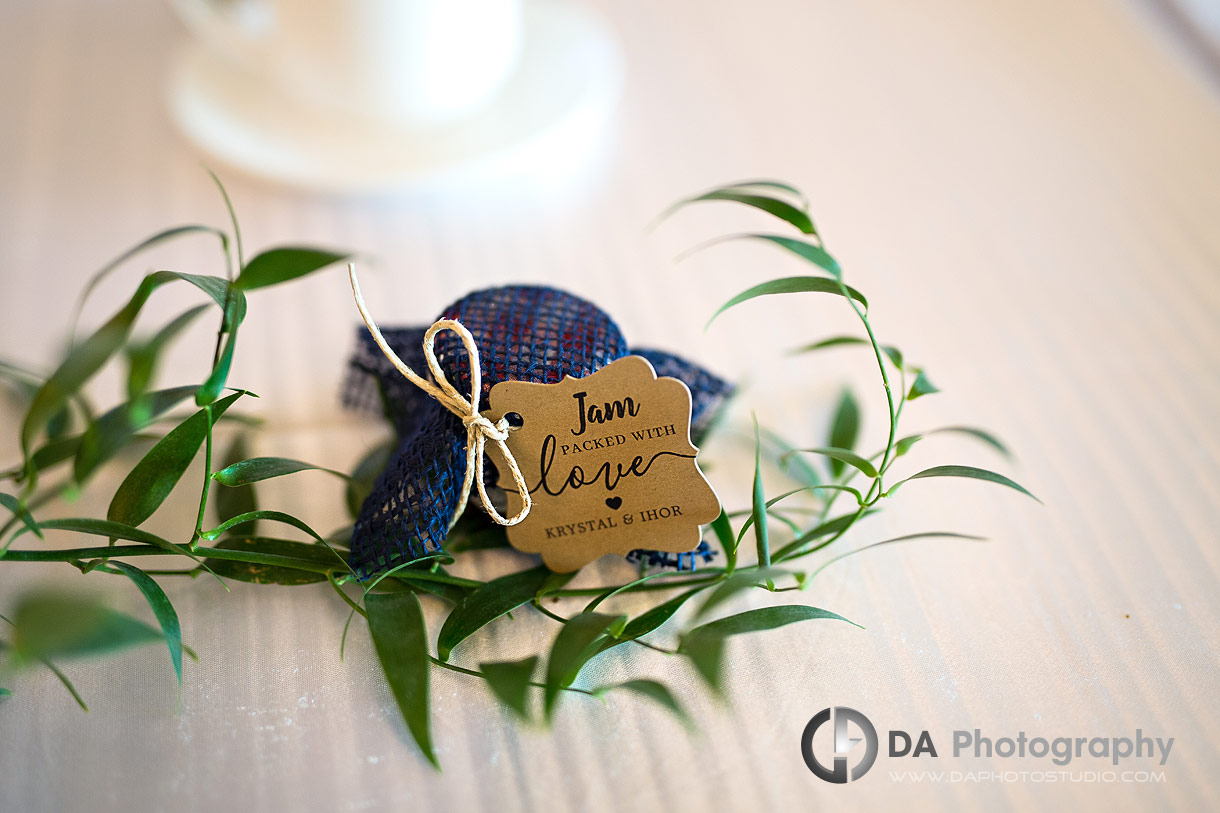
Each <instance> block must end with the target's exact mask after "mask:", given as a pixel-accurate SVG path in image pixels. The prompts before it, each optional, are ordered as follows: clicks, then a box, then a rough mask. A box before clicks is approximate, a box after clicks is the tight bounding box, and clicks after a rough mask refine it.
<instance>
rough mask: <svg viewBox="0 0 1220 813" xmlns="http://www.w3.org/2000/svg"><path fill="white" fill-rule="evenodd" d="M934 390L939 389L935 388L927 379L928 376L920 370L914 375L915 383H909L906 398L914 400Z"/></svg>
mask: <svg viewBox="0 0 1220 813" xmlns="http://www.w3.org/2000/svg"><path fill="white" fill-rule="evenodd" d="M934 392H940V390H938V389H937V388H936V385H935V384H933V383H932V382H931V381H929V380H928V377H927V376H926V375H924V372H923V370H920V371H919V375H917V376H915V383H914V384H912V385H911V390H910V392H908V393H907V400H908V401H914V400H915V399H916V398H918V397H920V396H921V395H931V394H932V393H934Z"/></svg>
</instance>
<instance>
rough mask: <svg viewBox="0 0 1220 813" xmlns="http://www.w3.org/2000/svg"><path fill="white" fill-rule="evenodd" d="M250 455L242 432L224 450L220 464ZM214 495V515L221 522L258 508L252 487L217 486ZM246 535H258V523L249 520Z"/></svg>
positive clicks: (256, 497)
mask: <svg viewBox="0 0 1220 813" xmlns="http://www.w3.org/2000/svg"><path fill="white" fill-rule="evenodd" d="M249 456H250V451H249V449H248V448H247V442H246V434H245V433H244V432H243V433H241V434H239V435H238V436H237V437H236V438H234V439H233V443H232V444H230V446H229V450H228V451H227V452H225V455H224V459H223V460H222V462H221V465H222V466H226V467H227V466H230V465H232V464H233V463H236V462H238V461H239V460H245V459H246V458H247V457H249ZM212 493H213V494H214V496H215V497H216V516H217V518H218V519H219V520H220V522H221V523H225V522H228V521H229V520H231V519H233V517H236V516H240V515H242V514H249V513H251V512H253V511H257V510H258V496H257V495H256V494H255V491H254V488H253V487H251V488H218V489H215V490H214V491H213V492H212ZM245 532H246V535H248V536H258V523H257V521H251V522H250V524H249V525H248V526H246V528H245Z"/></svg>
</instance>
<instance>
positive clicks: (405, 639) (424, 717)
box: [365, 591, 440, 770]
mask: <svg viewBox="0 0 1220 813" xmlns="http://www.w3.org/2000/svg"><path fill="white" fill-rule="evenodd" d="M365 607H366V608H367V610H368V615H369V633H370V634H371V635H372V637H373V646H374V647H375V648H376V649H377V657H378V659H379V660H380V661H381V668H382V670H383V671H384V672H385V676H386V680H387V681H389V684H390V690H391V691H392V692H393V693H394V699H395V700H396V701H397V702H398V709H399V711H401V712H402V717H403V720H405V721H406V724H407V729H408V730H409V731H410V732H411V736H412V737H414V738H415V742H416V744H417V745H419V749H420V750H421V751H423V753H424V756H425V757H427V758H428V761H429V762H431V763H432V766H433V767H434V768H436V769H437V770H440V763H439V762H438V761H437V759H436V753H435V751H434V750H433V748H432V731H431V712H430V708H429V700H428V669H429V667H430V664H429V662H428V630H427V628H426V627H425V626H424V613H423V610H422V609H421V608H420V606H419V599H418V598H417V597H416V596H415V594H414V593H412V592H410V591H402V592H398V593H372V594H370V595H369V596H368V597H367V598H366V599H365Z"/></svg>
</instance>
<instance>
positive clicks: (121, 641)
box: [13, 593, 162, 661]
mask: <svg viewBox="0 0 1220 813" xmlns="http://www.w3.org/2000/svg"><path fill="white" fill-rule="evenodd" d="M161 639H162V635H161V633H159V632H158V631H157V630H155V629H153V628H152V627H150V626H148V625H147V624H145V623H144V622H143V621H138V620H137V619H135V618H132V617H131V616H129V615H125V614H123V613H120V612H117V611H115V610H111V609H110V608H108V607H105V606H103V605H101V604H98V603H97V602H95V601H93V600H91V599H86V598H81V597H80V596H75V595H71V594H66V593H65V594H59V593H36V594H33V595H31V596H27V597H26V598H24V599H22V600H21V602H20V603H18V605H17V609H16V611H15V613H14V615H13V649H14V651H15V652H16V653H17V654H18V655H19V656H20V657H21V658H22V659H24V660H27V661H29V660H49V659H51V658H68V657H79V656H85V655H100V654H103V653H106V652H113V651H117V650H120V649H125V648H128V647H132V646H139V645H141V644H146V643H151V642H153V641H158V640H161Z"/></svg>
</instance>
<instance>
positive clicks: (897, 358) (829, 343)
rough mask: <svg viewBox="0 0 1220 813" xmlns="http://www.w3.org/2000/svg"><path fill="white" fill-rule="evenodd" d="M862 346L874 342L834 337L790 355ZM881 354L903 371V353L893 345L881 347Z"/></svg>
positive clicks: (855, 338) (794, 351) (807, 345)
mask: <svg viewBox="0 0 1220 813" xmlns="http://www.w3.org/2000/svg"><path fill="white" fill-rule="evenodd" d="M851 344H862V345H866V346H868V347H872V342H870V341H869V340H868V339H861V338H860V337H858V336H832V337H831V338H829V339H823V340H822V341H820V342H814V343H813V344H806V345H804V346H802V347H798V348H796V349H795V350H792V351H790V352H789V355H799V354H801V353H813V352H815V351H817V350H825V349H827V348H830V347H842V346H844V345H851ZM881 352H883V353H885V354H886V355H887V356H889V359H890V361H892V362H893V363H894V366H895V367H897V368H898V369H899V370H901V369H902V351H901V350H899V349H898V348H897V347H894V346H893V345H884V344H883V345H881Z"/></svg>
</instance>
